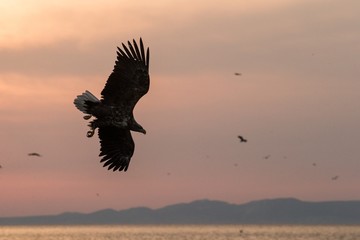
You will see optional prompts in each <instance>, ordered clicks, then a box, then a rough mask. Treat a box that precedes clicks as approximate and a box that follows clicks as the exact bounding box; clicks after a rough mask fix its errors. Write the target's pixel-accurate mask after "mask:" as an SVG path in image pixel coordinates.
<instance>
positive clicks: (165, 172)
mask: <svg viewBox="0 0 360 240" xmlns="http://www.w3.org/2000/svg"><path fill="white" fill-rule="evenodd" d="M0 9H1V15H0V151H1V158H0V165H1V168H0V190H1V195H0V196H1V197H0V216H23V215H40V214H58V213H61V212H64V211H79V212H92V211H96V210H99V209H103V208H113V209H125V208H129V207H138V206H147V207H151V208H159V207H163V206H165V205H168V204H173V203H178V202H189V201H193V200H196V199H204V198H208V199H214V200H224V201H227V202H230V203H245V202H248V201H251V200H257V199H263V198H277V197H296V198H299V199H301V200H308V201H327V200H360V187H359V182H360V146H359V136H360V127H359V123H360V81H359V76H360V28H359V23H360V14H359V9H360V1H357V0H345V1H337V0H256V1H242V0H234V1H231V0H223V1H215V0H214V1H209V0H199V1H190V0H189V1H188V0H184V1H181V0H177V1H165V0H153V1H146V0H142V1H114V0H94V1H85V0H84V1H70V0H63V1H51V0H37V1H35V0H34V1H25V0H2V1H1V2H0ZM139 37H142V38H143V40H144V43H145V45H146V46H149V47H150V53H151V58H150V75H151V87H150V91H149V93H148V94H147V95H145V96H144V97H143V98H142V99H141V100H140V102H139V103H138V105H137V106H136V109H135V117H136V119H137V121H138V122H139V123H140V124H141V125H142V126H143V127H144V128H145V129H146V130H147V134H146V135H141V134H137V133H134V134H133V136H134V139H135V142H136V150H135V154H134V156H133V158H132V161H131V164H130V167H129V170H128V171H127V172H126V173H124V172H110V171H107V170H106V169H105V168H103V167H102V165H101V164H100V163H99V160H100V158H99V157H98V154H99V141H98V138H97V136H94V137H93V138H91V139H88V138H87V137H86V132H87V131H88V127H87V122H86V121H84V120H83V119H82V116H83V114H82V113H80V112H79V111H78V110H77V109H76V108H75V107H74V105H73V100H74V98H75V97H76V95H78V94H80V93H82V92H83V91H84V90H89V91H91V92H93V93H94V94H95V95H97V96H99V95H100V92H101V90H102V88H103V86H104V84H105V81H106V80H107V77H108V76H109V74H110V73H111V71H112V69H113V65H114V61H115V57H116V46H120V45H121V42H126V41H127V40H131V39H133V38H135V39H137V40H138V39H139ZM235 72H238V73H241V76H236V75H235V74H234V73H235ZM237 135H243V136H244V137H245V138H247V139H248V142H247V143H240V142H239V139H238V138H237ZM29 152H39V153H41V154H42V155H43V156H42V157H30V156H28V155H27V154H28V153H29ZM265 156H268V157H266V158H265ZM334 176H338V179H337V180H332V177H334Z"/></svg>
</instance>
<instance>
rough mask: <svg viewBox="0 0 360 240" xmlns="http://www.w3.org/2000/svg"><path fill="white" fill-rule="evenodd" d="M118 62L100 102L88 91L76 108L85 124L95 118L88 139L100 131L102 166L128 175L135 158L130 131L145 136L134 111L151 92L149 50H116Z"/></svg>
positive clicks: (133, 46) (131, 47) (132, 47)
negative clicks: (132, 159) (81, 113)
mask: <svg viewBox="0 0 360 240" xmlns="http://www.w3.org/2000/svg"><path fill="white" fill-rule="evenodd" d="M117 49H118V51H117V60H116V61H115V66H114V69H113V72H112V73H111V74H110V76H109V78H108V80H107V82H106V84H105V87H104V89H103V90H102V92H101V96H102V98H101V99H100V100H99V99H98V98H96V97H95V96H94V95H93V94H92V93H90V92H89V91H87V90H86V91H85V92H84V93H83V94H81V95H79V96H77V98H76V99H75V100H74V104H75V106H76V107H77V108H78V109H79V110H80V111H81V112H83V113H85V114H86V115H85V116H84V119H85V120H88V119H90V118H91V117H95V119H94V120H92V121H91V122H90V124H89V127H90V130H89V131H88V132H87V137H92V136H93V135H94V133H95V129H96V128H98V134H99V138H100V145H101V147H100V155H99V156H100V157H102V159H101V161H100V162H104V167H107V168H108V170H110V169H112V170H113V171H117V170H119V171H124V172H125V171H126V170H127V169H128V167H129V163H130V159H131V157H132V156H133V153H134V149H135V143H134V140H133V138H132V136H131V132H130V131H135V132H140V133H143V134H146V131H145V129H144V128H143V127H142V126H141V125H140V124H138V123H137V122H136V121H135V118H134V114H133V110H134V107H135V105H136V103H137V102H138V101H139V99H140V98H141V97H142V96H144V95H145V94H146V93H147V92H148V91H149V86H150V77H149V57H150V54H149V48H147V50H146V52H145V50H144V45H143V41H142V39H141V38H140V46H138V44H137V43H136V41H135V40H133V43H131V42H130V41H128V46H126V45H125V44H122V49H120V48H119V47H118V48H117Z"/></svg>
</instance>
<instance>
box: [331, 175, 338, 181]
mask: <svg viewBox="0 0 360 240" xmlns="http://www.w3.org/2000/svg"><path fill="white" fill-rule="evenodd" d="M338 178H339V176H338V175H336V176H334V177H332V178H331V180H338Z"/></svg>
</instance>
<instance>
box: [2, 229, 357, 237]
mask: <svg viewBox="0 0 360 240" xmlns="http://www.w3.org/2000/svg"><path fill="white" fill-rule="evenodd" d="M75 239H76V240H95V239H96V240H114V239H121V240H130V239H131V240H145V239H146V240H231V239H247V240H305V239H306V240H325V239H326V240H330V239H331V240H359V239H360V226H268V225H261V226H255V225H151V226H148V225H145V226H138V225H126V226H123V225H96V226H0V240H75Z"/></svg>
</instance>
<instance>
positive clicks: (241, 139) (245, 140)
mask: <svg viewBox="0 0 360 240" xmlns="http://www.w3.org/2000/svg"><path fill="white" fill-rule="evenodd" d="M238 138H239V139H240V142H244V143H246V142H247V139H245V138H244V137H243V136H240V135H239V136H238Z"/></svg>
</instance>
